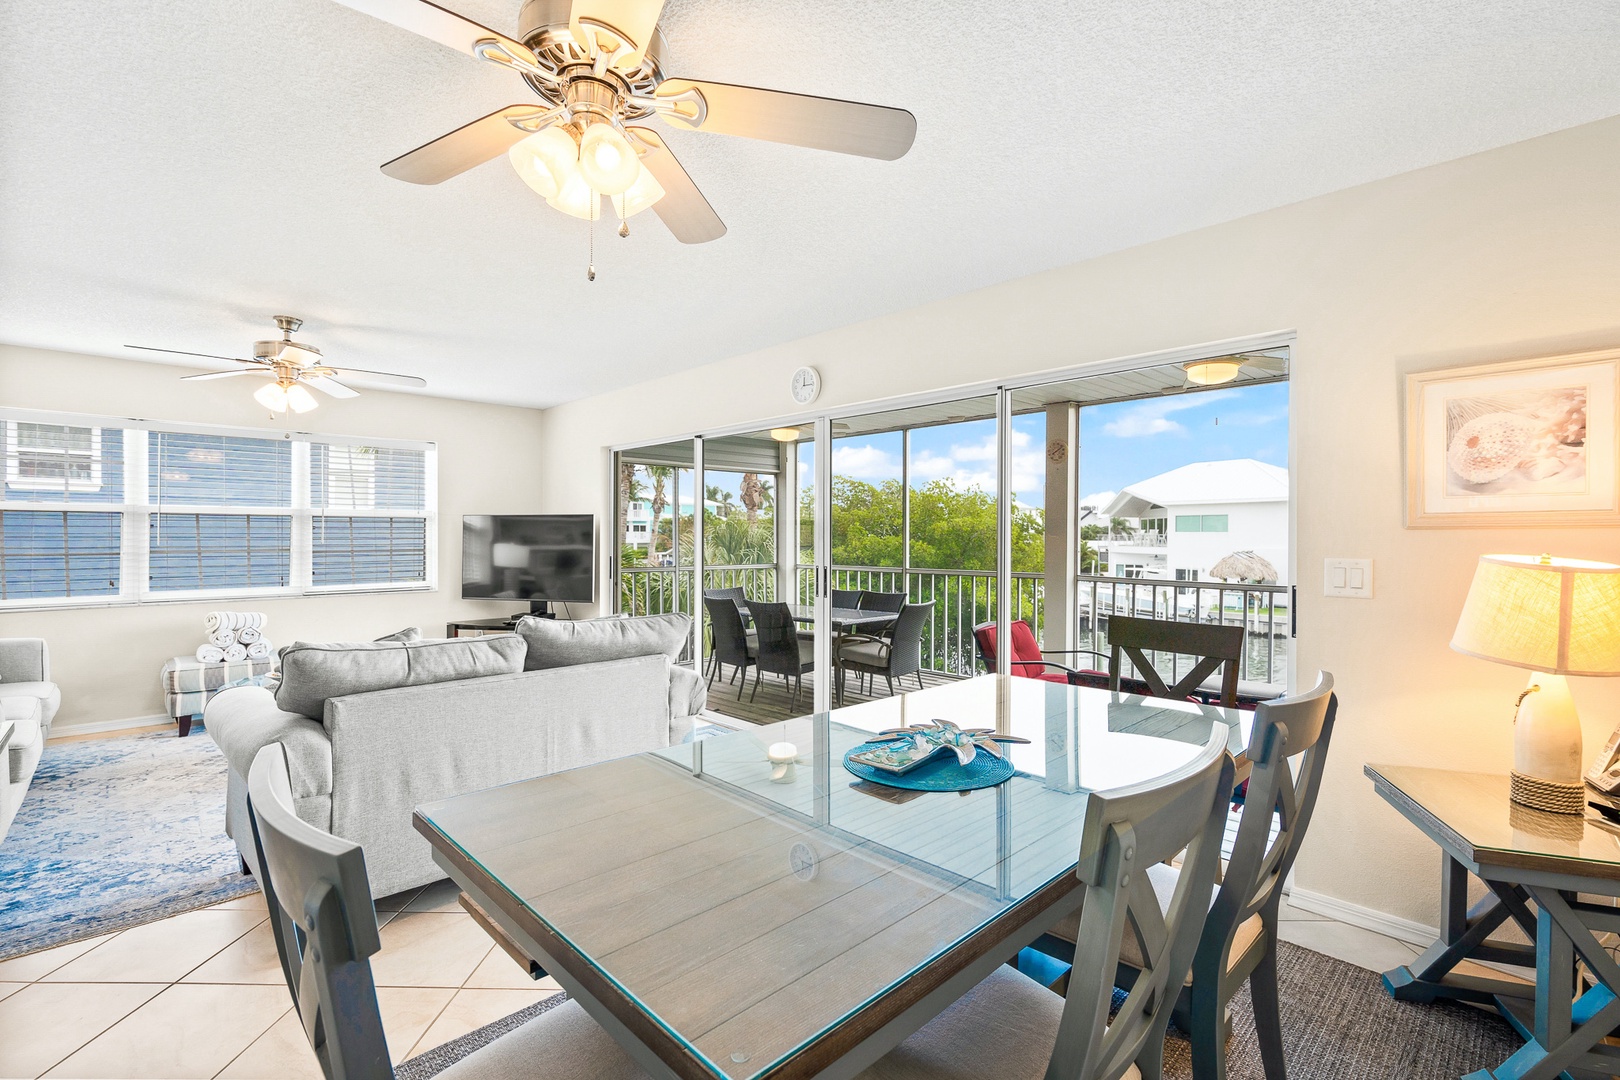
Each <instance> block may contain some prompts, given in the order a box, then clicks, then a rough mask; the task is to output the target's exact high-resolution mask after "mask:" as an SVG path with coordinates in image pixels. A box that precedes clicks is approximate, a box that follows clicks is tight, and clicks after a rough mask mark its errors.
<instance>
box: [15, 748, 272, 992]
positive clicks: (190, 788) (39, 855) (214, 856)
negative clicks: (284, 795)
mask: <svg viewBox="0 0 1620 1080" xmlns="http://www.w3.org/2000/svg"><path fill="white" fill-rule="evenodd" d="M257 891H258V886H257V885H256V884H254V882H253V879H252V878H250V877H245V876H243V875H242V874H241V873H240V868H239V866H238V863H237V855H236V846H235V845H234V844H232V843H231V841H230V838H229V837H227V836H226V835H225V759H224V757H223V756H221V754H220V752H219V748H218V747H216V746H215V745H214V742H213V740H212V739H210V738H209V737H208V735H207V734H206V733H205V732H203V731H201V730H193V732H192V734H191V735H190V736H189V737H187V738H184V739H180V738H176V737H175V736H174V735H173V734H172V733H168V732H152V733H148V734H143V735H126V736H121V737H115V738H109V739H95V740H91V741H88V742H71V743H58V744H56V745H54V746H46V747H45V756H44V757H43V758H42V759H41V760H40V763H39V770H38V771H37V772H36V773H35V774H34V782H33V784H32V785H31V786H30V787H29V789H28V794H27V796H26V797H25V798H24V799H23V804H22V808H21V810H19V811H18V813H17V820H16V821H15V822H13V823H12V826H11V831H10V832H9V833H8V834H7V835H6V838H5V841H4V842H3V843H0V960H3V959H6V958H8V957H12V956H19V955H21V954H23V953H29V952H34V951H36V950H38V949H44V948H48V947H50V946H52V945H63V944H66V943H67V942H70V941H77V940H79V939H80V938H87V937H94V936H95V935H97V934H106V933H111V932H112V931H114V930H123V929H125V928H127V927H131V926H139V925H141V924H142V923H148V922H153V921H154V920H157V919H161V918H163V917H165V916H168V915H175V914H178V913H179V912H182V911H190V910H191V909H193V908H199V907H205V906H207V905H209V904H215V903H218V902H220V901H221V900H230V899H232V898H234V897H238V896H244V895H246V894H248V893H255V892H257Z"/></svg>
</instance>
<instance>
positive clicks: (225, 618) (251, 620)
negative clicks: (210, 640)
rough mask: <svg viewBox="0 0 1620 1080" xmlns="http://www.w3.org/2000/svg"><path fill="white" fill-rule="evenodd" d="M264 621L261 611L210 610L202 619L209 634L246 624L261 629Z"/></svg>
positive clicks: (234, 628) (238, 628)
mask: <svg viewBox="0 0 1620 1080" xmlns="http://www.w3.org/2000/svg"><path fill="white" fill-rule="evenodd" d="M265 622H266V619H265V615H264V612H262V611H210V612H209V613H208V614H207V615H206V616H205V617H204V619H203V625H204V626H205V627H207V629H208V633H209V634H213V633H215V632H217V631H220V630H241V629H242V628H243V627H247V626H251V627H254V628H256V629H262V628H263V627H264V624H265Z"/></svg>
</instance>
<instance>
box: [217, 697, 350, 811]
mask: <svg viewBox="0 0 1620 1080" xmlns="http://www.w3.org/2000/svg"><path fill="white" fill-rule="evenodd" d="M203 727H204V728H206V729H207V731H208V736H209V738H211V739H213V740H214V745H216V746H218V747H219V749H220V753H222V754H224V755H225V761H226V763H227V764H228V765H230V767H231V771H232V772H234V773H236V775H238V776H240V777H241V778H242V779H244V780H246V779H247V774H248V769H249V768H250V767H251V766H252V764H253V758H254V756H255V755H257V754H258V752H259V751H260V750H261V749H263V748H264V747H266V746H269V745H270V744H271V743H275V742H279V743H280V744H281V745H282V746H284V747H286V748H287V768H288V771H289V772H290V773H291V774H292V792H293V798H294V799H306V798H311V797H314V796H325V795H330V794H331V793H332V740H331V739H330V738H328V737H327V734H326V729H325V728H324V727H322V726H321V723H320V721H319V720H315V719H312V718H310V717H308V716H304V715H303V714H302V713H292V712H286V711H284V710H282V709H278V708H276V696H275V695H274V694H272V693H271V692H270V691H269V690H266V689H264V688H263V687H260V686H235V687H232V688H231V689H229V690H221V691H220V692H219V693H217V694H215V695H214V698H213V700H212V701H210V702H209V703H208V706H207V708H206V709H205V710H204V712H203Z"/></svg>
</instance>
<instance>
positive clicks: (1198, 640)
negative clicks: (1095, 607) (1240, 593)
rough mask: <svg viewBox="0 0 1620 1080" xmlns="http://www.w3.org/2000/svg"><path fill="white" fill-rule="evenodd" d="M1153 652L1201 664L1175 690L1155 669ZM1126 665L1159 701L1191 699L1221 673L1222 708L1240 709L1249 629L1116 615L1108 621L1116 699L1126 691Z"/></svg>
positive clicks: (1112, 687)
mask: <svg viewBox="0 0 1620 1080" xmlns="http://www.w3.org/2000/svg"><path fill="white" fill-rule="evenodd" d="M1151 652H1168V653H1178V654H1180V655H1182V656H1194V657H1197V658H1198V659H1197V662H1196V663H1194V664H1193V666H1192V667H1191V669H1189V670H1188V671H1187V673H1186V674H1185V675H1183V676H1182V677H1181V678H1180V679H1178V680H1177V681H1176V683H1175V685H1174V686H1171V685H1168V684H1166V682H1165V681H1164V677H1163V676H1162V675H1160V674H1159V672H1158V671H1157V670H1156V669H1155V668H1154V666H1153V661H1152V660H1151V659H1149V657H1148V655H1147V654H1148V653H1151ZM1125 660H1129V661H1130V662H1131V666H1132V667H1134V668H1135V669H1136V677H1137V678H1138V679H1140V680H1141V681H1142V682H1143V683H1145V684H1146V685H1147V688H1148V693H1149V694H1150V695H1152V696H1153V697H1164V698H1183V699H1184V698H1188V697H1191V696H1192V695H1194V694H1195V693H1197V691H1198V689H1199V687H1201V686H1202V685H1203V683H1204V680H1205V679H1207V678H1209V677H1210V676H1211V675H1213V674H1215V672H1216V671H1217V670H1219V671H1220V672H1221V690H1220V700H1219V704H1220V705H1222V706H1224V707H1225V708H1228V709H1234V708H1236V707H1237V703H1238V697H1237V689H1238V667H1239V665H1240V664H1241V663H1242V660H1243V627H1241V626H1206V625H1204V624H1202V623H1185V622H1168V621H1165V620H1162V619H1137V618H1132V617H1130V616H1127V615H1112V616H1109V619H1108V689H1110V690H1113V691H1115V692H1116V693H1117V692H1119V691H1120V690H1121V683H1120V681H1121V679H1122V677H1123V669H1124V661H1125ZM1126 689H1129V688H1128V687H1127V688H1126Z"/></svg>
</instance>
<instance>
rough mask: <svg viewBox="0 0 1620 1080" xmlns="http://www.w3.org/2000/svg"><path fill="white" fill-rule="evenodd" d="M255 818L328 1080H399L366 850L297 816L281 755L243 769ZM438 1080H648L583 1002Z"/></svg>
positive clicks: (295, 985) (311, 1035) (272, 902)
mask: <svg viewBox="0 0 1620 1080" xmlns="http://www.w3.org/2000/svg"><path fill="white" fill-rule="evenodd" d="M248 810H249V814H248V819H249V821H250V822H251V824H252V827H253V844H254V851H255V853H256V855H257V858H258V864H259V866H260V867H261V868H262V869H261V871H260V873H259V885H260V886H261V888H263V890H264V898H265V902H266V903H267V904H268V905H269V908H270V928H271V932H272V934H273V936H274V937H275V940H276V952H277V954H278V955H279V956H280V958H281V970H282V974H283V975H284V976H285V977H286V980H287V989H288V991H289V992H290V993H291V994H292V999H293V1006H294V1009H295V1010H296V1012H297V1013H298V1019H299V1021H300V1023H301V1026H302V1027H303V1031H304V1037H305V1038H306V1039H307V1040H308V1041H309V1045H310V1048H311V1049H312V1050H314V1051H315V1059H316V1061H318V1062H319V1063H320V1067H321V1074H322V1075H323V1076H325V1077H326V1080H392V1077H393V1075H394V1070H393V1066H392V1065H390V1064H389V1056H388V1040H387V1037H386V1036H385V1035H384V1033H383V1026H382V1017H381V1014H380V1012H379V1011H378V1008H377V988H376V985H375V983H374V982H373V981H372V977H371V957H372V956H374V955H375V954H376V953H377V951H378V950H379V949H380V948H382V940H381V936H380V935H379V933H378V931H377V911H376V907H375V906H374V904H373V902H372V897H371V886H370V883H369V882H368V881H367V879H366V858H365V853H364V852H363V851H361V849H360V845H358V844H355V843H352V842H350V841H348V840H343V839H341V838H339V837H336V836H333V835H332V834H331V833H327V832H323V831H321V830H320V829H317V828H316V827H315V826H313V825H310V824H309V823H308V822H305V821H303V820H302V819H300V818H299V817H298V814H297V812H296V811H295V810H294V809H293V798H292V782H291V778H290V776H289V774H288V772H287V757H286V751H285V750H283V749H282V746H281V744H280V743H271V744H270V745H269V746H266V747H264V748H263V749H262V750H260V751H259V753H258V755H257V756H256V757H254V759H253V764H252V766H251V767H250V768H249V769H248ZM437 1075H438V1076H439V1077H440V1078H441V1080H647V1074H646V1073H644V1072H643V1071H642V1070H641V1069H640V1068H639V1067H637V1066H636V1064H635V1062H634V1061H632V1060H631V1059H630V1057H629V1055H628V1054H626V1053H625V1052H624V1051H623V1050H622V1049H620V1047H619V1045H618V1044H617V1043H615V1042H614V1041H613V1039H612V1037H611V1036H609V1035H608V1033H607V1032H606V1031H604V1030H603V1029H602V1027H601V1026H600V1025H599V1024H597V1022H596V1021H595V1020H592V1019H591V1018H590V1016H589V1014H587V1013H586V1012H585V1010H584V1009H583V1008H581V1007H580V1005H579V1003H578V1002H575V1001H568V1002H564V1003H563V1004H562V1005H559V1006H557V1007H555V1008H552V1009H548V1010H547V1011H546V1012H543V1013H541V1014H540V1015H539V1016H537V1017H535V1018H534V1019H533V1020H530V1021H528V1022H527V1023H525V1024H524V1025H522V1026H521V1027H519V1028H518V1029H517V1030H516V1031H513V1032H511V1033H509V1034H507V1035H503V1036H501V1037H500V1038H498V1039H496V1040H495V1041H494V1042H492V1043H490V1044H488V1045H487V1046H484V1047H482V1048H480V1049H478V1050H475V1051H474V1052H473V1053H471V1054H469V1055H468V1056H467V1057H465V1058H462V1059H461V1060H460V1061H458V1062H456V1063H455V1064H453V1065H451V1066H450V1067H449V1068H447V1069H445V1070H444V1071H443V1072H441V1073H438V1074H437Z"/></svg>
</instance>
